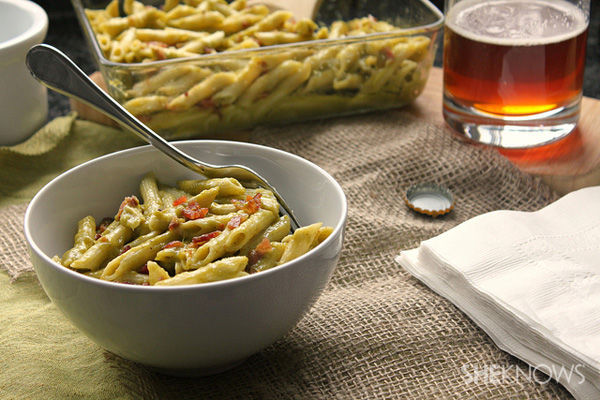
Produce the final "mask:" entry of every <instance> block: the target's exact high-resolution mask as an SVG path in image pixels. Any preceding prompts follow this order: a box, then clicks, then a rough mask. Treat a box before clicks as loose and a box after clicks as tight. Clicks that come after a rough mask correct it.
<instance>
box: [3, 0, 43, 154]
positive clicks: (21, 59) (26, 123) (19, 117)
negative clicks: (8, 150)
mask: <svg viewBox="0 0 600 400" xmlns="http://www.w3.org/2000/svg"><path fill="white" fill-rule="evenodd" d="M47 30H48V16H47V15H46V12H45V11H44V9H43V8H42V7H40V6H39V5H37V4H35V3H33V2H31V1H29V0H0V145H2V146H9V145H14V144H17V143H20V142H22V141H24V140H25V139H27V138H28V137H29V136H31V135H32V134H33V133H34V132H35V131H36V130H37V129H39V128H40V127H42V126H43V125H44V123H45V122H46V118H47V116H48V98H47V91H46V88H45V87H44V86H43V85H42V84H40V83H39V82H37V81H36V80H35V79H34V78H33V77H32V76H31V74H30V73H29V71H28V70H27V66H26V65H25V56H26V54H27V51H28V50H29V48H30V47H31V46H33V45H35V44H38V43H42V42H43V40H44V38H45V37H46V32H47Z"/></svg>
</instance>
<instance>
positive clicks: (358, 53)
mask: <svg viewBox="0 0 600 400" xmlns="http://www.w3.org/2000/svg"><path fill="white" fill-rule="evenodd" d="M71 1H72V4H73V6H74V9H75V11H76V14H77V17H78V20H79V22H80V24H81V26H82V29H83V32H84V34H85V36H86V40H87V42H88V44H89V46H90V49H91V51H92V54H93V56H94V58H95V60H96V63H97V65H98V68H99V71H100V72H101V73H102V76H103V77H104V80H105V82H106V84H107V88H108V91H109V93H110V94H111V96H113V97H114V98H115V99H116V100H117V101H118V102H119V103H121V104H123V105H124V106H125V107H126V108H127V109H128V110H129V111H130V112H131V113H132V114H134V115H136V116H137V117H138V118H139V119H140V120H142V121H143V122H145V123H146V124H147V125H148V126H150V127H151V128H152V129H154V130H155V131H156V132H157V133H159V134H160V135H162V136H163V137H165V138H166V139H169V140H175V139H184V138H200V137H218V136H219V134H222V133H224V132H227V133H231V132H236V131H240V130H245V129H248V128H252V127H255V126H258V125H261V124H273V123H287V122H299V121H306V120H309V119H317V118H325V117H333V116H342V115H348V114H356V113H363V112H369V111H375V110H383V109H390V108H397V107H401V106H404V105H406V104H408V103H410V102H412V101H413V100H414V99H415V98H417V96H418V95H419V94H420V93H421V92H422V90H423V88H424V86H425V84H426V82H427V78H428V76H429V71H430V69H431V67H432V65H433V61H434V57H435V52H436V49H437V46H438V43H437V42H438V35H439V33H440V30H441V28H442V26H443V22H444V16H443V14H442V13H441V12H440V11H439V10H438V9H437V8H436V7H435V6H434V5H433V4H431V3H430V2H429V1H428V0H395V1H394V0H390V1H366V0H362V1H361V0H350V1H343V0H324V1H323V2H322V5H321V6H320V8H319V10H318V13H317V14H316V17H315V18H314V20H315V22H316V23H317V24H318V26H320V27H323V26H327V27H330V26H331V24H332V23H333V22H334V21H340V20H342V21H349V20H351V19H353V18H362V17H368V18H370V19H372V20H376V21H385V22H388V23H390V24H392V25H393V26H394V29H393V30H390V31H387V32H380V33H367V34H363V35H360V36H346V37H339V38H335V39H319V40H311V41H305V42H299V43H290V44H277V45H271V46H264V47H258V48H252V49H241V50H234V51H224V52H218V53H213V54H203V55H197V56H192V57H182V58H169V59H164V60H156V61H150V62H133V63H126V62H115V61H111V60H109V59H108V56H105V53H104V51H103V50H102V45H101V43H100V42H99V40H98V37H97V36H96V35H95V33H94V31H93V29H92V24H91V23H90V21H89V19H88V17H87V16H86V12H85V9H89V10H97V9H103V8H105V7H106V6H107V5H108V3H110V1H109V0H104V1H103V0H71ZM141 3H143V4H145V5H150V6H157V7H158V6H159V5H161V4H163V3H164V1H141ZM396 28H397V29H396ZM289 60H291V61H289ZM285 61H288V62H287V63H285ZM256 64H258V65H260V68H261V69H262V70H261V73H260V74H258V75H257V76H256V77H255V79H254V81H252V82H246V81H244V83H245V85H242V86H243V90H242V89H240V87H239V86H240V81H242V77H243V76H244V74H245V73H246V74H247V72H248V69H249V68H251V67H252V65H256ZM283 64H286V65H285V66H288V67H289V68H287V70H288V73H283V72H282V71H281V70H282V69H283V70H285V68H283ZM292 67H293V68H292ZM292 70H293V73H291V72H289V71H292ZM199 71H202V72H201V73H200V72H199ZM223 73H225V74H223ZM215 75H218V76H220V77H222V76H223V75H227V76H233V75H234V76H236V77H237V78H236V79H233V80H229V81H226V82H225V83H223V82H221V83H219V84H218V89H215V90H213V91H210V90H209V91H208V92H207V89H206V87H207V86H208V87H213V89H214V85H209V82H211V81H209V79H211V78H213V79H214V78H215ZM267 76H268V77H269V78H268V79H267V78H266V77H267ZM271 76H274V78H273V79H271V78H270V77H271ZM282 76H283V78H282ZM259 78H262V79H259ZM259 81H260V82H259ZM198 93H202V94H201V95H198ZM192 94H193V95H192ZM196 100H198V101H196Z"/></svg>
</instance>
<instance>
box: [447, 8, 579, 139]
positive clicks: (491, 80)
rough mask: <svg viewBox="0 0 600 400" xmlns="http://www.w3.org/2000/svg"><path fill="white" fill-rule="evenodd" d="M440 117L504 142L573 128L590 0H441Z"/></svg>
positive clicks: (465, 131)
mask: <svg viewBox="0 0 600 400" xmlns="http://www.w3.org/2000/svg"><path fill="white" fill-rule="evenodd" d="M445 7H446V10H445V11H446V13H445V14H446V26H445V28H444V106H443V112H444V118H445V120H446V121H447V122H448V124H449V125H450V126H451V127H452V128H453V129H455V130H456V131H458V133H459V134H462V135H464V136H465V137H467V138H469V139H471V140H473V141H475V142H479V143H485V144H489V145H493V146H498V147H502V148H528V147H535V146H540V145H544V144H547V143H550V142H553V141H556V140H559V139H561V138H563V137H565V136H567V135H568V134H569V133H571V132H572V131H573V129H575V126H576V125H577V122H578V120H579V111H580V104H581V97H582V86H583V72H584V67H585V48H586V42H587V31H588V25H589V14H590V13H589V11H590V0H446V3H445Z"/></svg>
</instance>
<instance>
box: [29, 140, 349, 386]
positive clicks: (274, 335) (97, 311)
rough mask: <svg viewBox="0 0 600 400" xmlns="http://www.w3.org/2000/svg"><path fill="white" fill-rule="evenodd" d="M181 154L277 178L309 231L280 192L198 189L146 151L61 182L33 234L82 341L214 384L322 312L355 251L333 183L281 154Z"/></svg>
mask: <svg viewBox="0 0 600 400" xmlns="http://www.w3.org/2000/svg"><path fill="white" fill-rule="evenodd" d="M176 145H177V146H178V147H180V148H181V149H182V150H183V151H185V152H186V153H188V154H191V155H193V156H196V157H199V158H202V159H203V160H206V161H208V162H211V163H214V164H225V163H231V162H232V161H233V160H235V161H237V162H240V163H244V164H245V165H248V166H250V167H251V168H253V169H255V170H256V171H259V172H260V173H262V174H264V176H265V177H266V178H267V179H269V181H272V182H273V183H274V184H277V185H278V186H277V187H278V190H279V191H280V193H281V194H283V195H285V196H286V199H288V198H289V200H288V202H289V204H290V206H291V207H292V208H293V209H294V212H295V214H296V216H297V217H298V219H299V221H300V222H301V224H302V225H303V226H304V227H303V228H299V229H297V230H296V231H295V232H290V230H289V225H288V224H286V220H285V217H281V216H279V215H278V212H277V210H278V204H277V202H276V201H275V200H274V198H273V197H272V195H271V194H270V193H269V192H268V191H264V190H262V189H254V188H244V187H242V186H241V185H240V184H239V182H237V181H235V180H232V179H227V178H224V179H217V180H205V179H199V177H198V176H197V175H195V174H194V173H193V172H191V171H189V170H187V169H186V168H185V167H183V166H180V165H179V164H177V163H175V162H174V161H173V160H171V159H170V158H168V157H167V156H165V155H163V154H162V153H159V152H158V151H157V150H155V149H154V148H152V147H150V146H141V147H137V148H133V149H128V150H124V151H120V152H117V153H113V154H109V155H107V156H103V157H100V158H98V159H95V160H92V161H90V162H87V163H84V164H82V165H80V166H77V167H75V168H73V169H71V170H69V171H67V172H65V173H64V174H62V175H60V176H59V177H57V178H56V179H54V180H53V181H51V182H50V183H49V184H47V185H46V186H45V187H44V188H43V189H42V190H40V192H39V193H38V194H37V195H36V196H35V197H34V199H33V200H32V201H31V203H30V204H29V206H28V208H27V211H26V215H25V220H24V232H25V237H26V240H27V243H28V246H29V253H30V258H31V261H32V263H33V266H34V268H35V271H36V274H37V277H38V279H39V281H40V283H41V284H42V286H43V288H44V290H45V292H46V294H47V295H48V297H49V298H50V299H51V300H52V302H53V304H54V305H55V306H56V307H57V309H58V310H59V311H60V312H62V313H63V314H64V315H65V316H66V318H67V319H68V320H69V321H70V322H71V323H72V324H73V325H74V326H75V327H76V328H78V329H79V330H80V331H81V332H82V334H84V335H86V336H87V337H89V338H90V339H91V340H92V341H94V342H95V343H97V344H98V345H99V346H101V347H103V348H104V349H106V350H108V351H110V352H112V353H114V354H117V355H119V356H121V357H124V358H126V359H129V360H132V361H135V362H138V363H141V364H144V365H146V366H148V367H149V368H151V369H154V370H156V371H158V372H161V373H164V374H169V375H186V376H190V375H210V374H214V373H218V372H222V371H225V370H228V369H229V368H232V367H233V366H235V365H237V364H239V363H241V362H243V360H245V359H246V358H248V357H249V356H251V355H253V354H255V353H257V352H259V351H260V350H261V349H263V348H265V347H267V346H268V345H270V344H272V343H273V342H275V341H276V340H278V339H279V338H281V337H282V336H283V335H285V334H286V333H287V332H288V331H289V330H291V329H292V328H293V327H294V326H295V325H296V323H297V322H298V321H299V320H300V319H301V318H302V317H303V316H304V315H305V314H306V313H307V312H308V311H309V310H310V308H311V307H312V305H313V304H314V303H315V301H317V299H318V298H319V296H320V294H321V293H322V292H323V290H324V288H325V287H326V285H327V283H328V281H329V279H330V277H331V275H332V274H333V272H334V270H335V268H336V265H337V261H338V259H339V257H340V254H341V251H342V245H343V237H344V229H345V225H346V218H347V204H346V197H345V195H344V192H343V190H342V188H341V187H340V186H339V184H338V183H337V182H336V181H335V180H334V179H333V178H332V177H331V176H330V175H329V174H327V172H325V171H324V170H322V169H321V168H319V167H318V166H316V165H314V164H312V163H310V162H309V161H307V160H305V159H302V158H300V157H298V156H295V155H292V154H289V153H286V152H283V151H280V150H276V149H273V148H269V147H265V146H259V145H254V144H249V143H244V142H236V141H212V140H202V141H180V142H178V143H177V144H176ZM106 216H110V217H111V220H110V221H106V220H104V218H105V217H106ZM167 338H168V340H166V339H167Z"/></svg>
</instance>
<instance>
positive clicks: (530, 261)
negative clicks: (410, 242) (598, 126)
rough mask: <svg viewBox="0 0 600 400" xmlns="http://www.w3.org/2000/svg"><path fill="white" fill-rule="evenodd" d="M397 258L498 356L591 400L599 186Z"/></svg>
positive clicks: (491, 219)
mask: <svg viewBox="0 0 600 400" xmlns="http://www.w3.org/2000/svg"><path fill="white" fill-rule="evenodd" d="M396 261H397V262H398V263H399V264H400V265H402V266H403V267H404V268H405V269H406V270H408V271H409V272H410V273H411V274H413V275H414V276H415V277H417V278H418V279H420V280H421V281H423V282H424V283H425V284H426V285H428V286H429V287H430V288H432V289H433V290H434V291H436V292H438V293H439V294H440V295H442V296H444V297H446V298H447V299H449V300H450V301H452V302H453V303H454V304H455V305H456V306H457V307H459V308H460V309H461V310H462V311H463V312H464V313H466V314H467V315H468V316H469V317H470V318H471V319H473V321H475V323H477V324H478V325H479V326H480V327H481V328H482V329H483V330H485V331H486V332H487V334H488V335H490V337H491V338H492V339H493V340H494V341H495V343H496V344H497V345H498V346H499V347H500V348H501V349H503V350H505V351H507V352H509V353H511V354H512V355H514V356H516V357H518V358H520V359H522V360H523V361H525V362H527V363H529V364H530V365H531V366H532V367H534V368H537V370H539V371H541V372H545V373H546V374H547V375H548V376H549V377H550V378H552V379H555V380H557V381H559V382H560V383H561V384H563V386H565V388H567V390H569V391H570V392H571V393H572V394H573V395H574V396H575V397H576V398H577V399H594V400H596V399H600V187H592V188H586V189H581V190H578V191H576V192H573V193H570V194H568V195H566V196H564V197H562V198H561V199H559V200H558V201H556V202H554V203H553V204H551V205H549V206H547V207H545V208H544V209H542V210H540V211H536V212H519V211H494V212H491V213H488V214H484V215H480V216H478V217H475V218H473V219H471V220H469V221H466V222H464V223H462V224H460V225H459V226H457V227H455V228H453V229H451V230H449V231H447V232H445V233H443V234H441V235H439V236H437V237H434V238H432V239H429V240H427V241H424V242H423V243H421V245H420V246H419V247H418V248H416V249H412V250H408V251H403V252H402V253H401V254H400V255H399V256H398V257H397V258H396Z"/></svg>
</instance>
